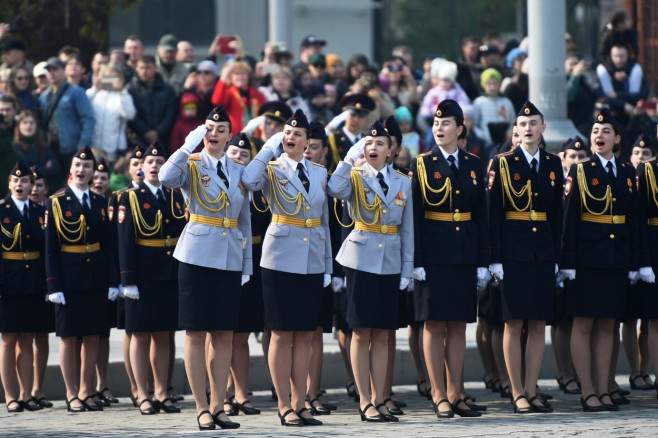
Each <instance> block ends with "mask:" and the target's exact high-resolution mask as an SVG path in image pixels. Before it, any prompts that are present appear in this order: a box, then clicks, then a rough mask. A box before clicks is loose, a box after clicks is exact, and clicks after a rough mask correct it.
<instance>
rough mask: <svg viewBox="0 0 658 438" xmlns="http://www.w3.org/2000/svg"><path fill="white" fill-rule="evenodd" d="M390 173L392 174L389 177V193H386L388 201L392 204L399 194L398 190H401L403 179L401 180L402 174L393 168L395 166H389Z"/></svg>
mask: <svg viewBox="0 0 658 438" xmlns="http://www.w3.org/2000/svg"><path fill="white" fill-rule="evenodd" d="M388 174H389V175H390V176H391V177H390V178H389V181H390V183H389V187H388V193H386V199H385V201H386V203H387V204H390V203H391V202H393V200H394V199H395V197H396V196H397V194H398V191H399V190H400V186H401V185H402V181H401V180H400V174H399V173H397V172H396V171H395V169H393V166H390V165H389V166H388Z"/></svg>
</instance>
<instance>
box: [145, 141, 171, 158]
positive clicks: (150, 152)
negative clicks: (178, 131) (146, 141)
mask: <svg viewBox="0 0 658 438" xmlns="http://www.w3.org/2000/svg"><path fill="white" fill-rule="evenodd" d="M148 156H153V157H163V158H164V159H165V160H166V159H167V150H166V149H165V147H164V146H163V145H162V143H160V142H159V141H154V142H153V143H151V145H150V146H149V147H148V149H146V150H145V151H144V158H146V157H148Z"/></svg>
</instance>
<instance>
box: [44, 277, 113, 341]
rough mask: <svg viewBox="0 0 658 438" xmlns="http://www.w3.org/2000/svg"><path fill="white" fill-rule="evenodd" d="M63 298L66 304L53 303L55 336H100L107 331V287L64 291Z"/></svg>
mask: <svg viewBox="0 0 658 438" xmlns="http://www.w3.org/2000/svg"><path fill="white" fill-rule="evenodd" d="M64 299H65V301H66V304H55V325H56V330H55V333H56V334H57V336H59V337H70V336H76V337H77V336H94V335H98V336H100V335H103V334H104V333H106V332H107V323H106V321H107V319H106V318H105V315H106V314H107V313H106V310H107V307H106V302H107V288H103V289H92V290H85V291H68V292H67V291H64Z"/></svg>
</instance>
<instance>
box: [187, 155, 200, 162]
mask: <svg viewBox="0 0 658 438" xmlns="http://www.w3.org/2000/svg"><path fill="white" fill-rule="evenodd" d="M189 159H190V160H192V161H201V155H199V154H192V155H190V157H189Z"/></svg>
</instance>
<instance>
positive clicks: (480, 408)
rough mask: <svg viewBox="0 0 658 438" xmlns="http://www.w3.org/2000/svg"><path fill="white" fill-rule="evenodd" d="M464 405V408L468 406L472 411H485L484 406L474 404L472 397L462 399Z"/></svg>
mask: <svg viewBox="0 0 658 438" xmlns="http://www.w3.org/2000/svg"><path fill="white" fill-rule="evenodd" d="M464 403H466V406H468V407H469V408H471V409H472V410H474V411H478V412H484V411H486V410H487V407H486V406H484V405H479V404H477V403H475V399H474V398H473V397H469V396H466V397H464Z"/></svg>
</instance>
